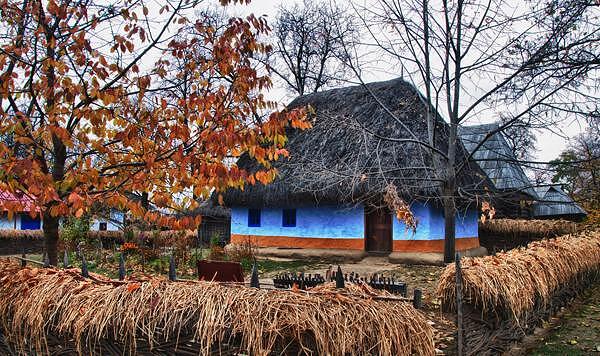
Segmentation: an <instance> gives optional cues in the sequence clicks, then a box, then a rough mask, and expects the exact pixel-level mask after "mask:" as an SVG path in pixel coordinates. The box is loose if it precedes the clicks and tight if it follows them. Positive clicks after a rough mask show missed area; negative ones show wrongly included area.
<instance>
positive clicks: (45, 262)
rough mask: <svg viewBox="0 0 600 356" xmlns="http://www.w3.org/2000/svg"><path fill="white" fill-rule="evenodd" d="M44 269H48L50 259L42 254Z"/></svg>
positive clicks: (45, 254)
mask: <svg viewBox="0 0 600 356" xmlns="http://www.w3.org/2000/svg"><path fill="white" fill-rule="evenodd" d="M43 259H44V268H48V267H50V258H48V254H47V253H46V252H44V257H43Z"/></svg>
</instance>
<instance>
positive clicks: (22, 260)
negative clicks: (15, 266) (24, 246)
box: [21, 251, 27, 268]
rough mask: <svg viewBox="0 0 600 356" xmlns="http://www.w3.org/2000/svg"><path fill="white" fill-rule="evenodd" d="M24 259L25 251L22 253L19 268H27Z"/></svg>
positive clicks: (25, 256)
mask: <svg viewBox="0 0 600 356" xmlns="http://www.w3.org/2000/svg"><path fill="white" fill-rule="evenodd" d="M26 258H27V255H26V254H25V251H23V254H22V255H21V268H25V267H27V261H26V260H25V259H26Z"/></svg>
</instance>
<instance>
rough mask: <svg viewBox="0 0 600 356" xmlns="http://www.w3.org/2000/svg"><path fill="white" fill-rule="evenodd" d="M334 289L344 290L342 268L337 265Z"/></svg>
mask: <svg viewBox="0 0 600 356" xmlns="http://www.w3.org/2000/svg"><path fill="white" fill-rule="evenodd" d="M335 287H336V288H344V275H343V274H342V267H340V265H338V269H337V273H336V274H335Z"/></svg>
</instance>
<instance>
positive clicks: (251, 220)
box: [248, 209, 260, 227]
mask: <svg viewBox="0 0 600 356" xmlns="http://www.w3.org/2000/svg"><path fill="white" fill-rule="evenodd" d="M248 226H250V227H260V209H248Z"/></svg>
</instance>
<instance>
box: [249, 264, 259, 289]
mask: <svg viewBox="0 0 600 356" xmlns="http://www.w3.org/2000/svg"><path fill="white" fill-rule="evenodd" d="M250 287H253V288H260V282H259V280H258V267H257V266H256V260H255V261H254V265H253V266H252V274H251V275H250Z"/></svg>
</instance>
